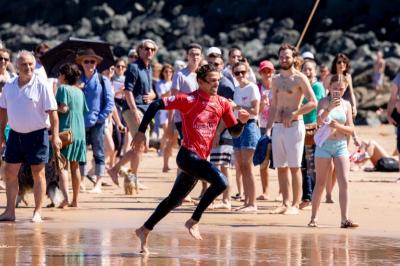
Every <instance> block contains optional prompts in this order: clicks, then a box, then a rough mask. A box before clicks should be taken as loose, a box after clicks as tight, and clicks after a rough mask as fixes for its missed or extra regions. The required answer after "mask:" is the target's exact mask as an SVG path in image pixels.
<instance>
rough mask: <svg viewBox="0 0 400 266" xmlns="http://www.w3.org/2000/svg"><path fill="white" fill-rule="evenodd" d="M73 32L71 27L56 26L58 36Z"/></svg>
mask: <svg viewBox="0 0 400 266" xmlns="http://www.w3.org/2000/svg"><path fill="white" fill-rule="evenodd" d="M73 30H74V28H73V27H72V26H71V25H68V24H67V25H60V26H58V32H59V33H60V34H64V33H70V32H72V31H73Z"/></svg>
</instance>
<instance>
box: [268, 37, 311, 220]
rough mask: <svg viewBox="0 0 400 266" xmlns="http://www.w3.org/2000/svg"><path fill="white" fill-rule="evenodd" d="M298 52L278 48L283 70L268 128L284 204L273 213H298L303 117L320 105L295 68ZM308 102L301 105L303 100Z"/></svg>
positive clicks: (275, 85)
mask: <svg viewBox="0 0 400 266" xmlns="http://www.w3.org/2000/svg"><path fill="white" fill-rule="evenodd" d="M297 54H298V52H297V50H296V48H295V47H294V46H292V45H289V44H287V43H284V44H282V45H281V47H280V48H279V52H278V55H279V64H280V66H281V71H280V73H279V74H278V75H276V76H274V77H273V79H272V84H271V87H272V97H273V98H272V101H271V108H270V117H269V119H268V124H267V127H266V131H267V135H270V134H271V133H270V132H271V128H272V125H273V124H274V129H273V131H272V155H273V161H274V166H275V167H276V168H278V180H279V185H280V188H281V191H282V196H283V205H282V206H279V207H278V208H276V209H275V210H274V211H273V213H279V214H298V213H299V204H300V201H301V196H302V189H301V187H302V182H301V180H302V177H301V171H300V167H301V160H302V156H303V147H304V136H305V127H304V122H303V114H306V113H308V112H310V111H311V110H313V109H314V108H315V107H316V106H317V100H316V99H315V95H314V93H313V91H312V89H311V86H310V82H309V81H308V79H307V77H306V76H305V75H304V74H302V73H301V72H299V71H297V70H296V69H295V68H294V66H293V61H294V58H295V57H296V56H297ZM304 97H305V98H306V99H307V103H306V104H304V105H302V102H303V98H304ZM289 169H290V172H291V175H292V184H293V185H292V186H293V188H292V189H293V202H292V204H291V205H290V203H289V198H290V197H289V191H290V182H289Z"/></svg>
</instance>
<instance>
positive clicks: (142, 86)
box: [123, 58, 153, 111]
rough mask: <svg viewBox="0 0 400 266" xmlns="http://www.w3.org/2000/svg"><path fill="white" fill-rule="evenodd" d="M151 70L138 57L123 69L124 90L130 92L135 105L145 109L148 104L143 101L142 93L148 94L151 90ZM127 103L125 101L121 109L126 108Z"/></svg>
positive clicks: (127, 107)
mask: <svg viewBox="0 0 400 266" xmlns="http://www.w3.org/2000/svg"><path fill="white" fill-rule="evenodd" d="M152 75H153V74H152V70H151V67H150V66H149V67H146V65H145V64H144V62H143V61H142V59H140V58H139V59H138V60H136V61H135V62H133V63H132V64H129V65H128V69H127V70H126V71H125V90H127V91H130V92H132V94H133V98H134V99H135V103H136V106H137V107H138V108H140V109H141V110H143V111H146V110H147V108H148V106H149V104H146V103H145V102H143V95H146V94H149V93H150V90H152ZM128 109H129V106H128V103H127V102H125V103H124V105H123V110H124V111H125V110H128Z"/></svg>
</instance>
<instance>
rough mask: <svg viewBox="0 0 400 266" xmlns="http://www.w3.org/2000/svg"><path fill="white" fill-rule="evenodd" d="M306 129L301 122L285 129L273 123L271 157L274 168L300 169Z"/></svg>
mask: <svg viewBox="0 0 400 266" xmlns="http://www.w3.org/2000/svg"><path fill="white" fill-rule="evenodd" d="M305 132H306V129H305V127H304V122H303V120H299V121H295V122H293V123H292V126H291V127H288V128H285V127H284V126H283V124H282V123H275V124H274V128H273V129H272V156H273V161H274V167H275V168H283V167H290V168H295V167H301V160H302V157H303V149H304V137H305Z"/></svg>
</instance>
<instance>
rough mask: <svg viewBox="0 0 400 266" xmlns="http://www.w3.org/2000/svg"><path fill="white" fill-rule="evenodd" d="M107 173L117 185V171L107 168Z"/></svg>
mask: <svg viewBox="0 0 400 266" xmlns="http://www.w3.org/2000/svg"><path fill="white" fill-rule="evenodd" d="M107 173H108V175H109V176H110V177H111V180H112V181H113V183H114V184H115V185H117V186H119V181H118V171H117V169H115V168H111V169H108V170H107Z"/></svg>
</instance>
